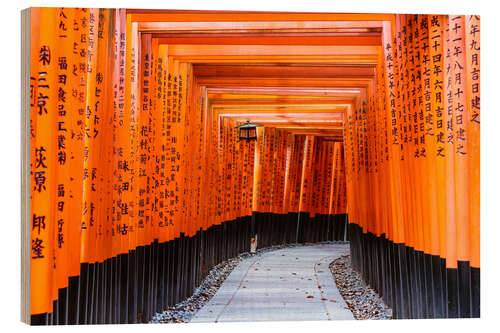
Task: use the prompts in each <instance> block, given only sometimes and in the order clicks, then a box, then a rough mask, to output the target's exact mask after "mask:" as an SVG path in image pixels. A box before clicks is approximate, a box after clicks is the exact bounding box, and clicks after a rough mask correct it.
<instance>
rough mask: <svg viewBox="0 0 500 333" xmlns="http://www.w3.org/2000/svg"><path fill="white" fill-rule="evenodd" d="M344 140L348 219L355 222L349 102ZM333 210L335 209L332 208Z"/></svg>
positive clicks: (352, 138) (352, 145)
mask: <svg viewBox="0 0 500 333" xmlns="http://www.w3.org/2000/svg"><path fill="white" fill-rule="evenodd" d="M343 137H344V140H343V141H344V142H345V144H346V145H347V147H348V149H346V150H345V154H346V155H345V160H346V171H347V172H346V179H347V182H348V186H347V188H348V193H347V200H348V207H349V221H350V222H356V221H357V220H356V212H355V210H354V205H355V197H354V174H355V171H356V169H355V162H354V142H353V141H354V111H353V105H352V104H351V105H350V106H349V107H348V108H347V111H346V113H345V114H344V133H343ZM334 211H335V210H334Z"/></svg>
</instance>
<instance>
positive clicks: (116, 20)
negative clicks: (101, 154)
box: [109, 10, 121, 257]
mask: <svg viewBox="0 0 500 333" xmlns="http://www.w3.org/2000/svg"><path fill="white" fill-rule="evenodd" d="M112 22H113V30H112V35H113V37H112V40H111V47H112V52H111V56H110V62H111V64H110V66H111V69H110V73H111V79H110V80H109V81H110V94H111V96H112V101H110V103H112V105H111V106H110V108H111V110H112V120H111V145H112V148H111V152H110V153H111V157H110V159H111V162H110V166H109V168H110V175H111V185H110V187H111V190H112V195H111V199H110V200H111V213H110V215H111V239H112V241H111V255H112V256H113V257H115V256H117V255H118V254H119V253H120V245H121V244H120V237H119V235H118V230H117V226H118V214H119V212H118V209H117V205H118V201H119V200H120V194H119V190H118V186H119V182H118V174H119V169H118V161H119V156H118V153H117V150H118V147H119V143H118V128H119V126H120V125H119V113H120V108H119V105H120V100H119V95H120V93H119V87H120V14H119V11H118V10H113V15H112Z"/></svg>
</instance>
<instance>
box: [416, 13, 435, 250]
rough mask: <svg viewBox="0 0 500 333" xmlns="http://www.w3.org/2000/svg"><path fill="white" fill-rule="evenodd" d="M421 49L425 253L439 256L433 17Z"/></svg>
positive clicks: (424, 28)
mask: <svg viewBox="0 0 500 333" xmlns="http://www.w3.org/2000/svg"><path fill="white" fill-rule="evenodd" d="M419 25H420V37H421V39H420V42H421V44H420V49H421V55H422V65H421V66H422V67H421V72H422V79H421V84H422V101H423V108H422V112H423V117H424V122H423V124H424V125H423V127H424V132H423V134H421V142H420V143H421V147H422V148H421V149H420V154H419V157H420V158H421V159H423V160H424V161H423V170H424V171H423V173H422V176H423V179H422V181H423V187H424V188H423V194H424V196H425V197H427V198H429V200H425V201H424V210H423V221H424V225H423V231H424V252H425V253H427V254H437V252H439V225H438V220H437V206H436V199H437V197H436V191H437V189H436V183H435V181H434V180H435V179H436V166H435V163H436V156H435V154H434V152H435V151H436V149H435V146H436V144H435V137H434V123H435V119H434V113H433V110H432V87H431V72H432V68H431V65H432V63H431V53H430V45H429V43H430V42H431V40H430V36H429V17H428V16H427V15H421V16H420V22H419Z"/></svg>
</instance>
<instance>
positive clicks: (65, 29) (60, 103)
mask: <svg viewBox="0 0 500 333" xmlns="http://www.w3.org/2000/svg"><path fill="white" fill-rule="evenodd" d="M74 19H75V10H74V9H72V8H59V10H58V27H57V29H56V41H57V42H56V43H57V45H58V55H57V67H56V72H57V86H56V87H54V88H55V89H56V90H57V100H56V103H57V120H56V121H57V124H58V127H57V133H56V135H55V138H54V139H55V141H56V143H55V146H56V147H57V148H56V149H57V163H56V165H57V173H56V179H55V181H56V184H57V185H56V186H57V189H56V193H53V195H54V196H55V197H56V202H57V209H56V212H55V223H56V233H55V235H54V236H55V239H54V244H55V253H56V262H55V265H56V277H57V283H56V287H57V289H61V288H66V287H67V286H68V277H69V250H68V249H69V247H70V246H72V244H71V243H70V242H69V239H68V224H69V220H70V218H71V213H72V212H71V211H69V207H68V204H69V201H70V198H69V197H68V196H67V195H66V193H67V191H68V190H69V187H70V186H71V185H73V184H70V178H71V170H70V169H69V163H67V162H68V158H67V156H68V151H67V143H66V142H67V141H69V140H70V137H69V134H70V131H71V123H70V121H69V119H68V118H69V115H68V113H69V112H68V111H67V110H68V104H67V103H68V102H69V96H70V94H71V92H70V89H71V86H68V83H69V82H68V76H69V73H70V72H69V71H68V67H69V70H71V66H72V65H73V61H72V60H73V59H72V58H71V53H72V48H73V45H72V41H73V40H74V37H73V31H72V24H73V21H74ZM54 61H56V59H54Z"/></svg>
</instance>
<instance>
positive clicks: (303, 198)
mask: <svg viewBox="0 0 500 333" xmlns="http://www.w3.org/2000/svg"><path fill="white" fill-rule="evenodd" d="M314 139H315V137H314V136H311V135H308V136H306V142H305V145H304V157H303V165H302V177H301V178H302V181H301V186H300V199H299V212H303V213H307V212H309V210H310V199H311V190H312V189H311V186H312V185H313V184H312V181H313V179H312V176H313V174H312V168H313V165H312V163H313V161H312V157H313V147H314V142H315V140H314Z"/></svg>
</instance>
